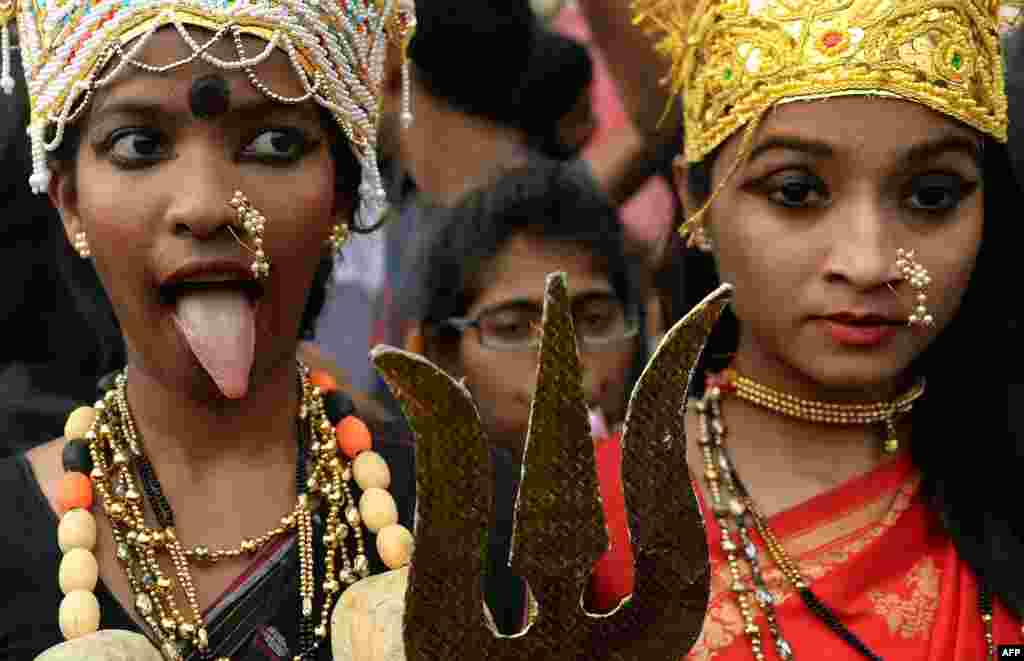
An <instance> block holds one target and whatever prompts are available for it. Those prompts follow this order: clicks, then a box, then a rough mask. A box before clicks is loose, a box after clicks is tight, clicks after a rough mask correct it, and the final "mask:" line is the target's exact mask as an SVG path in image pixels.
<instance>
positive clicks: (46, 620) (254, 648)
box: [0, 437, 525, 661]
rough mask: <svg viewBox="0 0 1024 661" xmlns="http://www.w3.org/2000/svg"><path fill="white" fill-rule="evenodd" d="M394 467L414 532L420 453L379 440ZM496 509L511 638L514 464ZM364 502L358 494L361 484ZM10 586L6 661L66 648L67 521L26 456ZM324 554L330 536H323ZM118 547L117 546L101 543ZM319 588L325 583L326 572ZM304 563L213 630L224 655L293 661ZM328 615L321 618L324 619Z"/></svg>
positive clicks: (8, 529)
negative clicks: (61, 526)
mask: <svg viewBox="0 0 1024 661" xmlns="http://www.w3.org/2000/svg"><path fill="white" fill-rule="evenodd" d="M374 449H375V450H376V451H378V452H380V453H381V454H382V455H383V456H384V458H385V459H386V460H387V462H388V465H389V466H390V468H391V474H392V483H391V486H390V489H389V490H390V492H391V494H392V495H393V496H394V498H395V501H396V503H397V504H398V511H399V520H400V522H401V523H402V524H403V525H405V526H407V527H409V528H410V529H411V528H412V519H413V513H414V511H415V478H414V472H413V471H414V452H413V449H412V447H411V446H409V445H407V444H405V443H402V442H400V441H394V440H383V439H380V438H379V437H378V438H377V439H376V440H375V443H374ZM495 460H496V461H495V463H496V467H497V468H496V474H497V477H498V480H497V481H496V494H495V495H496V500H495V505H496V508H495V509H496V510H497V511H498V512H499V513H500V515H499V517H498V518H497V521H496V525H495V526H494V527H492V531H491V540H490V553H489V554H488V555H489V558H491V560H490V561H489V568H488V575H487V576H486V577H485V579H484V581H485V583H484V584H485V594H486V595H487V600H488V604H489V606H490V608H491V610H492V612H493V613H494V616H495V619H496V621H497V622H498V625H499V628H500V629H501V630H502V631H509V632H514V631H517V630H518V628H519V624H520V622H521V620H522V613H523V603H524V599H525V594H524V591H523V587H522V583H521V582H520V581H519V579H517V578H516V577H514V576H511V575H510V574H509V571H508V570H507V569H503V568H502V565H503V564H504V563H503V562H502V561H501V560H499V559H500V558H507V557H508V552H509V546H510V542H511V528H512V515H511V513H512V507H513V503H514V498H515V494H514V490H515V482H516V477H515V473H514V471H513V470H512V467H511V464H510V463H509V462H508V461H507V458H505V457H503V456H501V455H496V457H495ZM353 489H354V495H355V497H356V498H358V497H359V492H358V487H356V486H355V485H353ZM0 498H2V503H0V529H3V530H4V534H3V535H2V536H0V584H2V585H3V586H4V599H3V606H2V607H0V659H3V660H5V661H6V660H8V659H10V660H12V661H22V660H24V661H30V660H31V659H33V658H34V657H35V656H36V655H37V654H39V653H40V652H42V651H43V650H45V649H47V648H49V647H51V646H53V645H56V644H58V643H60V642H62V640H63V637H62V636H61V633H60V629H59V627H58V623H57V608H58V606H59V604H60V601H61V598H62V595H61V592H60V588H59V586H58V583H57V569H58V567H59V565H60V559H61V553H60V550H59V549H58V547H57V541H56V535H57V523H58V520H57V516H56V514H55V513H54V512H53V510H52V509H51V508H50V506H49V503H48V502H47V500H46V498H45V496H44V495H43V493H42V491H41V489H40V487H39V484H38V482H37V481H36V479H35V476H34V475H33V473H32V470H31V468H30V466H29V464H28V462H27V460H26V459H25V457H24V455H18V456H15V457H9V458H7V459H4V460H2V461H0ZM313 537H314V540H315V541H316V544H317V546H318V551H317V553H316V555H315V557H317V558H320V559H322V557H323V553H322V549H321V548H319V545H320V544H321V541H320V540H321V539H322V531H321V532H317V533H314V536H313ZM101 542H102V543H109V540H101ZM366 550H367V555H368V556H369V558H370V562H371V566H372V568H373V571H374V573H379V572H382V571H384V570H385V568H384V566H383V563H381V561H380V558H379V557H378V555H377V552H376V542H375V535H373V534H369V535H368V537H367V538H366ZM316 575H317V584H320V582H321V580H322V576H323V567H322V564H318V567H317V570H316ZM298 580H299V571H298V557H297V545H295V544H291V546H290V548H289V549H288V550H287V552H285V553H284V555H283V558H281V560H280V561H279V562H277V563H276V564H273V568H272V569H271V570H269V571H266V572H264V573H263V574H262V575H260V576H258V577H257V578H256V579H254V580H253V584H252V585H248V586H246V587H245V588H244V590H240V591H239V592H241V593H242V594H241V595H240V596H239V597H238V598H237V600H236V601H234V602H233V603H232V604H231V607H230V608H223V609H219V611H218V610H217V609H215V614H214V617H213V619H212V622H211V623H210V624H211V626H210V627H209V632H210V640H211V645H212V647H213V651H214V656H215V657H216V656H220V655H230V657H231V658H232V659H235V661H277V660H278V659H291V656H290V655H288V654H286V653H284V649H283V647H282V643H287V644H288V645H294V644H295V642H296V641H297V640H298V634H297V628H298V612H299V604H298ZM95 594H96V597H97V599H98V600H99V602H100V613H101V623H100V626H101V628H103V629H125V630H129V631H136V632H139V628H138V626H137V625H136V624H135V621H134V620H133V619H132V618H131V617H130V616H129V615H128V614H127V613H126V612H125V611H124V609H123V608H122V606H121V605H120V604H119V603H118V602H117V601H116V600H115V599H114V597H113V595H112V594H111V593H110V592H109V590H108V589H107V588H106V587H105V586H104V585H103V584H102V582H101V583H100V584H98V585H97V586H96V590H95ZM319 606H320V604H319V603H318V604H317V608H316V610H315V612H317V613H319V612H320V611H319ZM325 643H326V644H322V645H321V651H320V654H319V655H318V659H321V660H324V659H330V641H329V637H328V640H327V641H325Z"/></svg>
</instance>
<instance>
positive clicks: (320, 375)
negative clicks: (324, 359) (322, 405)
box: [309, 370, 338, 393]
mask: <svg viewBox="0 0 1024 661" xmlns="http://www.w3.org/2000/svg"><path fill="white" fill-rule="evenodd" d="M309 381H310V383H312V384H313V385H314V386H316V387H317V388H319V389H320V391H321V392H325V393H326V392H334V391H335V390H337V389H338V382H337V381H335V380H334V377H333V376H331V375H330V373H329V372H326V371H324V370H313V373H312V374H310V375H309Z"/></svg>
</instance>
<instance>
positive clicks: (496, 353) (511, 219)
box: [403, 159, 647, 617]
mask: <svg viewBox="0 0 1024 661" xmlns="http://www.w3.org/2000/svg"><path fill="white" fill-rule="evenodd" d="M430 226H431V229H432V233H431V236H430V238H429V239H428V240H426V241H425V242H423V243H422V244H421V245H420V246H419V253H418V254H417V256H416V259H415V261H414V264H415V269H414V273H415V278H414V282H415V283H416V285H415V286H414V287H410V288H409V289H408V290H406V291H404V292H403V307H405V309H406V310H407V313H408V315H409V316H410V317H411V318H414V319H416V320H417V323H416V325H415V326H414V327H413V329H412V330H411V331H410V333H409V337H408V339H407V341H406V348H407V349H409V350H411V351H414V352H417V353H422V354H423V355H424V356H426V357H427V358H428V359H429V360H430V361H431V362H434V363H435V364H437V365H438V366H439V367H442V368H443V369H444V370H445V371H446V372H448V373H449V374H451V375H452V376H453V377H454V378H456V379H464V383H465V385H466V387H467V388H468V389H469V390H470V392H471V393H472V395H473V399H474V402H475V403H476V405H477V407H478V409H479V412H480V416H481V420H482V421H483V426H484V430H485V431H486V433H487V436H488V439H489V441H490V442H491V443H492V444H493V445H494V446H496V447H497V448H498V452H501V453H504V454H506V455H507V458H508V460H509V461H511V462H512V463H518V462H520V461H521V459H522V453H523V444H524V441H525V439H526V433H527V427H528V423H529V417H530V406H531V402H532V399H533V387H534V381H535V377H536V371H537V350H538V347H539V340H540V337H539V328H540V324H541V316H542V315H541V313H542V308H543V303H544V301H543V297H544V288H545V280H546V276H547V275H548V274H549V273H554V272H559V271H561V272H565V273H566V274H567V277H568V282H567V285H568V292H569V296H570V298H571V299H572V301H573V304H572V305H573V317H574V323H575V326H576V332H577V337H578V345H579V349H580V356H581V359H582V364H583V369H584V386H583V387H584V391H585V396H586V399H587V404H588V407H589V408H590V411H591V420H592V425H593V428H594V434H595V441H596V442H597V446H596V451H597V461H598V470H599V473H600V475H601V478H602V479H601V482H602V485H601V488H602V496H603V500H604V501H605V506H606V516H607V520H608V523H609V528H610V531H611V544H612V548H611V551H610V552H609V553H608V554H607V555H606V556H605V557H603V558H602V559H601V560H600V561H599V562H598V565H597V567H596V568H595V580H594V582H593V584H592V590H591V592H592V593H591V595H590V599H591V602H592V605H594V606H596V607H597V608H598V609H603V608H607V607H610V606H612V605H613V604H615V603H617V599H619V598H621V597H623V596H625V595H626V594H629V592H630V589H631V586H632V571H631V568H632V564H631V563H628V562H625V561H624V560H623V558H624V557H629V555H628V554H629V544H628V533H627V531H626V525H625V519H624V509H623V505H622V487H621V478H620V474H619V465H620V461H621V448H620V446H619V441H620V438H621V423H622V421H623V419H624V417H625V412H626V404H627V401H628V398H629V395H630V393H631V392H632V387H633V384H634V382H635V379H636V377H637V376H638V375H639V370H640V369H641V368H642V366H643V365H644V362H645V358H646V355H647V354H646V350H645V343H644V341H643V334H642V329H643V327H644V311H643V306H642V305H640V302H641V301H640V298H639V291H638V287H637V271H638V265H637V264H636V263H634V262H631V261H630V260H629V259H628V258H627V256H626V253H625V246H624V240H623V230H622V226H621V224H620V223H619V221H618V216H617V214H616V211H615V207H614V206H613V205H612V204H611V203H610V201H609V200H608V199H607V197H606V195H605V194H604V193H603V192H602V191H600V190H598V189H596V188H595V187H594V186H593V183H592V182H590V181H589V180H587V179H586V177H583V176H581V175H580V173H579V172H578V170H576V169H574V168H573V167H572V166H571V165H570V164H567V163H564V162H561V163H559V162H552V161H547V160H541V159H531V160H530V161H529V162H528V163H527V165H526V166H524V167H523V168H519V169H515V170H512V171H509V172H508V173H506V174H504V175H503V176H502V177H501V178H499V179H498V180H497V181H496V182H495V183H494V184H492V185H491V186H489V187H487V188H485V189H483V190H481V191H478V192H475V193H473V194H471V195H469V196H468V197H467V198H466V199H465V200H463V201H462V202H461V203H460V204H459V205H458V206H457V207H455V208H453V209H451V210H446V211H443V212H440V217H439V218H437V219H434V220H431V221H430ZM496 512H497V515H498V521H499V524H498V525H499V528H498V529H499V531H502V532H503V535H504V536H502V537H501V540H504V543H507V541H508V539H507V536H508V535H510V534H511V525H512V508H511V503H507V507H505V508H500V507H499V509H498V510H497V511H496ZM502 522H503V523H502ZM501 540H494V539H493V538H492V550H491V552H490V553H489V554H488V557H489V558H491V562H495V563H496V562H499V559H504V558H507V557H508V547H507V546H504V547H502V546H501V543H502V542H501ZM495 544H497V546H494V545H495ZM623 567H626V568H627V569H626V570H623ZM505 580H506V582H508V581H511V582H512V583H511V587H508V588H507V590H506V593H505V597H506V598H509V599H513V601H512V602H508V603H507V605H506V609H507V610H506V612H508V611H511V613H510V614H508V615H507V617H514V615H515V613H516V608H517V607H519V606H520V605H521V601H519V600H515V599H514V598H515V597H516V596H518V593H517V592H516V589H515V587H514V586H515V585H516V583H515V581H516V579H514V578H513V577H506V579H505Z"/></svg>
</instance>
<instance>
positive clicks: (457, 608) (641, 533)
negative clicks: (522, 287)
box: [373, 274, 731, 661]
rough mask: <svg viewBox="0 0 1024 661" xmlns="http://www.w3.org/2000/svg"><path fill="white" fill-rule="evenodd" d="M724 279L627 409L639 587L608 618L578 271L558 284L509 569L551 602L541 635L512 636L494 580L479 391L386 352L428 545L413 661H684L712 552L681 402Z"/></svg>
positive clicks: (662, 351)
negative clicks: (497, 604) (412, 445)
mask: <svg viewBox="0 0 1024 661" xmlns="http://www.w3.org/2000/svg"><path fill="white" fill-rule="evenodd" d="M730 291H731V288H730V287H728V286H723V287H722V288H720V289H719V290H717V291H716V292H714V293H713V294H711V295H710V296H708V298H707V299H705V300H704V301H703V302H702V303H701V304H700V305H698V306H697V307H695V308H694V310H693V311H691V312H690V314H688V315H687V316H686V318H684V319H683V320H682V321H680V322H679V323H678V324H677V325H676V326H675V327H673V328H672V330H671V331H669V333H668V334H667V335H666V337H665V339H664V340H663V342H662V343H661V345H660V346H659V348H658V350H657V351H656V352H655V355H654V357H653V358H652V359H651V361H650V363H649V364H648V366H647V368H646V369H645V370H644V373H643V375H642V376H641V378H640V380H639V382H638V383H637V386H636V388H635V389H634V392H633V395H632V398H631V400H630V404H629V410H628V414H627V420H626V427H625V433H624V437H623V445H624V449H623V483H624V489H625V496H626V507H627V509H628V510H629V520H630V528H631V536H632V539H633V543H634V555H635V557H636V562H637V571H636V589H635V592H634V594H633V595H632V597H631V598H629V599H628V600H627V601H626V602H625V603H624V604H623V605H622V606H620V607H619V608H618V609H616V610H615V611H614V612H613V613H611V614H608V615H601V616H597V615H591V614H588V613H586V612H584V610H583V609H582V608H581V605H580V604H581V596H582V594H583V589H584V587H585V585H586V581H587V580H588V577H589V576H590V572H591V568H592V566H593V564H594V561H595V560H596V559H597V558H598V557H599V556H600V554H601V552H602V551H603V550H604V549H605V548H607V544H608V541H607V536H606V534H605V528H604V520H603V514H602V510H601V505H600V500H599V496H598V488H597V478H596V472H595V463H594V448H593V442H592V441H591V438H590V433H589V426H588V421H587V415H586V409H585V405H584V398H583V389H582V383H581V379H582V377H581V369H580V364H579V356H578V353H577V349H576V337H575V333H574V331H573V326H572V319H571V313H570V305H569V301H568V296H567V291H566V282H565V276H564V275H562V274H554V275H551V276H549V277H548V281H547V291H546V299H545V306H544V339H543V341H542V344H541V349H540V358H539V365H538V374H537V387H536V393H535V398H534V402H533V406H532V410H531V415H530V428H529V434H528V438H527V446H526V456H525V460H524V476H523V480H522V484H521V486H520V492H519V499H518V502H517V507H516V533H515V538H514V542H513V552H512V558H511V563H512V567H513V569H514V570H515V571H516V572H517V573H518V574H519V575H520V576H523V577H524V578H526V580H527V581H528V582H529V584H530V587H531V589H532V592H533V594H534V595H535V597H536V600H537V611H538V612H537V613H536V615H535V616H534V618H533V619H532V621H531V624H530V626H529V628H528V629H527V631H525V632H524V633H523V634H520V635H517V636H513V637H502V636H498V635H497V634H496V633H495V632H494V630H493V627H490V626H488V624H487V622H488V620H487V617H486V615H485V614H484V606H483V595H482V592H481V587H480V576H481V573H482V570H483V566H484V553H485V551H486V543H487V531H488V522H489V521H490V517H491V508H492V502H491V499H492V496H491V493H492V485H491V477H490V472H491V465H490V456H489V453H488V451H487V439H486V438H485V434H484V432H483V429H482V426H481V423H480V418H479V416H478V414H477V410H476V407H475V405H474V404H473V402H472V399H471V397H470V395H469V393H468V391H467V390H466V389H465V388H464V387H463V386H462V385H461V384H460V383H458V382H456V381H455V380H453V379H452V378H451V377H449V376H448V375H446V374H445V373H444V372H443V371H441V370H440V369H439V368H437V367H435V366H434V365H432V364H431V363H430V362H428V361H427V360H425V359H423V358H422V357H419V356H416V355H414V354H410V353H407V352H404V351H401V350H398V349H393V348H389V347H379V348H377V349H375V350H374V351H373V359H374V362H375V364H376V365H377V368H378V370H379V371H380V373H381V374H382V375H383V377H384V379H385V380H386V381H387V383H388V385H389V386H390V387H391V389H392V391H393V392H394V394H395V396H396V397H397V398H398V399H399V401H401V402H402V405H403V407H404V410H405V413H406V415H407V417H408V418H409V421H410V424H411V425H412V427H413V430H414V432H415V434H416V438H417V452H416V473H417V475H416V479H417V510H418V511H417V523H416V550H415V552H414V555H413V561H412V569H411V580H410V584H409V588H408V592H407V594H406V610H405V622H404V624H405V648H406V657H407V658H408V659H409V660H410V661H427V660H433V659H437V660H445V661H448V660H452V659H464V658H473V659H487V660H490V659H494V660H506V659H508V660H511V659H529V661H555V660H558V661H562V660H574V661H575V660H577V659H578V660H580V661H583V660H584V659H587V660H590V661H592V660H594V659H616V660H621V661H627V660H630V661H632V660H636V661H640V660H641V659H642V660H643V661H657V660H658V659H664V660H666V661H668V660H671V661H677V660H678V659H679V658H680V657H681V656H683V655H684V654H685V653H686V652H687V651H688V650H689V649H690V647H691V646H692V645H693V643H694V642H695V641H696V638H697V635H698V633H699V631H700V627H701V625H702V623H703V620H704V613H705V609H706V607H707V599H708V590H709V574H708V554H707V543H706V541H705V533H704V526H703V521H702V519H701V515H700V512H699V508H698V504H697V500H696V496H695V494H694V492H693V488H692V485H691V483H690V480H689V476H688V472H687V467H686V451H685V449H686V444H685V432H684V428H683V415H682V407H683V406H684V403H685V395H686V390H687V384H688V381H689V378H690V376H691V374H692V371H693V368H694V366H695V365H696V362H697V358H698V357H699V355H700V352H701V350H702V349H703V346H704V343H705V341H706V338H707V336H708V334H709V332H710V330H711V328H712V326H713V325H714V323H715V321H716V320H717V319H718V317H719V315H720V314H721V311H722V309H723V308H724V306H725V305H726V303H727V300H728V295H729V293H730Z"/></svg>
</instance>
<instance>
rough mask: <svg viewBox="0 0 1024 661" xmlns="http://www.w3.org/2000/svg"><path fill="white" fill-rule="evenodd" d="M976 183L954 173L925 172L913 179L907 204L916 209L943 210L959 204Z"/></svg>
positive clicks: (948, 209)
mask: <svg viewBox="0 0 1024 661" xmlns="http://www.w3.org/2000/svg"><path fill="white" fill-rule="evenodd" d="M976 187H977V184H975V183H971V182H967V181H964V180H963V179H962V178H961V177H960V176H959V175H955V174H926V175H922V176H920V177H917V178H916V179H914V181H913V182H912V183H911V189H910V193H909V194H908V195H907V199H906V202H907V206H909V207H910V208H911V209H914V210H917V211H930V212H943V211H950V210H952V209H955V208H956V207H957V206H959V205H960V202H962V201H963V199H964V198H965V197H967V196H968V195H969V194H970V193H971V192H973V190H974V189H975V188H976Z"/></svg>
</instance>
